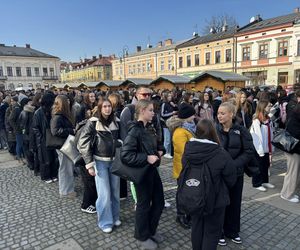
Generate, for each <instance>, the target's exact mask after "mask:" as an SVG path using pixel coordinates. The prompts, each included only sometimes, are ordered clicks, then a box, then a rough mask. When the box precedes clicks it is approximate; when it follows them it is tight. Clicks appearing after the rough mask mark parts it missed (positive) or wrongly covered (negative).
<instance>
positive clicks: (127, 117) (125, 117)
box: [120, 86, 164, 204]
mask: <svg viewBox="0 0 300 250" xmlns="http://www.w3.org/2000/svg"><path fill="white" fill-rule="evenodd" d="M151 94H152V93H151V89H149V88H148V87H147V86H139V87H138V88H137V90H136V94H135V97H134V98H133V100H132V103H131V104H128V105H127V106H126V107H125V108H124V109H123V111H122V113H121V115H120V137H121V140H122V141H124V140H125V138H126V136H127V134H128V128H129V125H130V124H131V123H132V122H133V121H134V116H135V105H136V103H137V102H138V101H140V100H150V99H151ZM146 129H147V130H148V131H150V132H151V133H152V134H153V135H154V136H157V140H158V149H159V150H158V152H159V155H160V156H162V155H163V152H164V146H163V140H162V128H161V125H160V122H159V119H157V116H156V115H155V116H154V117H153V120H152V122H150V123H148V124H147V127H146ZM130 187H131V192H132V196H133V199H134V201H135V204H136V203H137V199H136V194H135V188H134V186H133V184H132V183H131V185H130ZM120 189H121V190H120V197H121V198H126V197H127V183H126V180H122V179H121V182H120Z"/></svg>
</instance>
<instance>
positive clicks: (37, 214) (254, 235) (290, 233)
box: [0, 151, 300, 250]
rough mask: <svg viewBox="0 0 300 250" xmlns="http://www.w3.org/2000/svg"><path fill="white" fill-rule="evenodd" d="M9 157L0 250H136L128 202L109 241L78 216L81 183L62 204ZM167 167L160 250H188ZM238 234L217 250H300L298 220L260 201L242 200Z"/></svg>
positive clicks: (92, 218) (0, 175) (88, 218)
mask: <svg viewBox="0 0 300 250" xmlns="http://www.w3.org/2000/svg"><path fill="white" fill-rule="evenodd" d="M9 157H10V156H9V155H8V154H7V153H6V152H3V151H1V152H0V185H1V187H0V197H1V199H0V249H3V250H4V249H5V250H6V249H7V250H8V249H36V250H39V249H52V250H54V249H64V248H65V249H67V247H66V246H67V245H68V244H69V246H75V245H76V246H78V247H73V248H74V249H80V248H81V249H124V250H126V249H128V250H129V249H138V247H137V243H136V240H135V239H134V238H133V230H134V211H133V202H132V199H131V198H128V199H127V200H124V201H121V220H122V223H123V224H122V226H121V227H119V228H116V229H115V230H114V231H113V233H111V234H109V235H107V234H104V233H102V232H101V231H100V230H99V229H98V228H97V226H96V215H95V214H93V215H90V214H86V213H83V212H81V211H80V203H81V197H82V185H81V181H80V178H79V177H78V178H76V192H77V193H78V194H79V196H78V197H77V198H75V199H66V198H63V199H62V198H60V197H59V194H58V184H57V183H51V184H45V183H44V182H42V181H41V180H40V179H39V178H37V177H35V176H33V173H32V172H31V171H30V170H29V169H28V168H27V167H25V166H22V165H18V164H17V163H16V161H13V160H11V158H9ZM276 159H280V160H277V161H276ZM283 161H284V157H282V155H280V154H279V155H275V162H276V164H275V166H273V168H274V169H275V170H276V171H277V170H278V171H280V170H281V168H282V166H283V165H284V163H283ZM10 166H11V167H10ZM171 166H172V164H171V162H170V161H163V165H162V167H161V169H160V174H161V177H162V180H163V183H164V189H165V198H166V199H167V200H168V201H169V202H170V203H171V204H172V207H171V208H168V209H165V210H164V212H163V215H162V217H161V220H160V225H159V232H160V233H161V234H162V235H163V236H164V238H165V242H164V243H163V244H161V245H160V249H191V243H190V231H189V230H184V229H182V228H181V227H179V226H178V225H177V224H176V223H175V214H176V212H175V201H174V197H175V191H176V183H175V181H174V180H173V179H172V177H171V176H172V175H171V171H172V167H171ZM299 208H300V207H299ZM241 231H242V232H241V237H242V239H243V244H242V245H236V244H234V243H231V242H229V244H228V246H226V247H219V248H218V249H221V250H222V249H223V250H227V249H272V250H277V249H287V250H290V249H300V217H299V216H298V215H296V214H293V213H291V212H288V211H286V210H282V209H278V208H276V207H274V206H271V205H269V204H266V203H263V202H260V201H255V200H251V199H248V198H246V199H244V202H243V206H242V228H241ZM66 242H67V243H66ZM64 244H65V245H64ZM64 246H65V247H64ZM68 249H72V247H69V248H68Z"/></svg>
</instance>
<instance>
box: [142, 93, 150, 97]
mask: <svg viewBox="0 0 300 250" xmlns="http://www.w3.org/2000/svg"><path fill="white" fill-rule="evenodd" d="M140 95H142V96H144V97H148V96H151V93H140Z"/></svg>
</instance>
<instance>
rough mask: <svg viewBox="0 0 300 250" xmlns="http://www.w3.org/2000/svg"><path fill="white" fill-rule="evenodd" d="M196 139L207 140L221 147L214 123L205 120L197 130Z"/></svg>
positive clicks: (199, 123)
mask: <svg viewBox="0 0 300 250" xmlns="http://www.w3.org/2000/svg"><path fill="white" fill-rule="evenodd" d="M196 137H197V138H198V139H207V140H210V141H213V142H216V143H218V144H219V145H220V139H219V137H218V134H217V131H216V129H215V126H214V124H213V123H212V121H210V120H207V119H203V120H200V121H199V122H198V124H197V128H196Z"/></svg>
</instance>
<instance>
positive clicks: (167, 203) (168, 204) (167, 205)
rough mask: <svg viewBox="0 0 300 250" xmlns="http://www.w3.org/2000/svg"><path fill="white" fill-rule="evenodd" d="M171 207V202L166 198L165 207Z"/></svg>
mask: <svg viewBox="0 0 300 250" xmlns="http://www.w3.org/2000/svg"><path fill="white" fill-rule="evenodd" d="M168 207H171V204H170V203H169V202H167V201H166V200H165V208H168Z"/></svg>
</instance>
